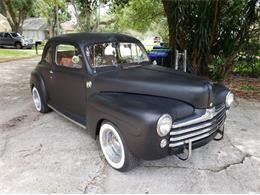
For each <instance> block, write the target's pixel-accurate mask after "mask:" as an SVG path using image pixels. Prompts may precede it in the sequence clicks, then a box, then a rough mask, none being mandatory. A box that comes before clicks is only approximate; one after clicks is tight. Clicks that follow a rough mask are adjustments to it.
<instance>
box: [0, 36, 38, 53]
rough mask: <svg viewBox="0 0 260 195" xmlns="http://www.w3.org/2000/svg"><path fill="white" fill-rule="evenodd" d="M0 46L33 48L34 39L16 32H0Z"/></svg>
mask: <svg viewBox="0 0 260 195" xmlns="http://www.w3.org/2000/svg"><path fill="white" fill-rule="evenodd" d="M0 46H12V47H15V48H16V49H22V48H27V49H32V46H33V40H32V39H26V38H24V37H23V36H22V35H20V34H19V33H16V32H10V33H9V32H0Z"/></svg>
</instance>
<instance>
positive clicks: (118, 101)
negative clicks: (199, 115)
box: [87, 93, 194, 160]
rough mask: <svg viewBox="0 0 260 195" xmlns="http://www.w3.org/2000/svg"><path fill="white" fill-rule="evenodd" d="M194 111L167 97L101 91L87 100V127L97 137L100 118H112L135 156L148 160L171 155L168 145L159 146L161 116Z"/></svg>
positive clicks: (184, 114)
mask: <svg viewBox="0 0 260 195" xmlns="http://www.w3.org/2000/svg"><path fill="white" fill-rule="evenodd" d="M193 111H194V109H193V107H192V106H190V105H187V104H185V103H183V102H180V101H177V100H172V99H168V98H161V97H155V96H146V95H137V94H126V93H98V94H95V95H92V96H91V97H89V99H88V101H87V126H88V128H89V129H90V131H91V135H92V136H93V137H96V136H97V134H98V130H99V125H100V121H102V120H109V121H110V122H112V123H113V124H115V125H116V126H117V127H118V129H119V130H120V132H121V133H122V135H123V137H124V140H126V144H127V145H128V147H129V149H130V151H131V152H132V153H133V154H134V155H135V156H137V157H138V158H141V159H145V160H151V159H159V158H162V157H163V156H167V155H168V149H167V147H166V148H164V149H161V148H160V141H161V139H162V138H161V137H159V136H158V134H157V132H156V124H157V121H158V119H159V118H160V116H162V115H163V114H165V113H169V114H170V115H171V116H172V117H173V119H174V120H175V119H179V118H182V117H185V116H188V115H190V114H192V113H193ZM165 138H166V139H168V138H167V137H165Z"/></svg>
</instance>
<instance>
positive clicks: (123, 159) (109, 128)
mask: <svg viewBox="0 0 260 195" xmlns="http://www.w3.org/2000/svg"><path fill="white" fill-rule="evenodd" d="M99 142H100V145H101V149H102V152H103V154H104V156H105V158H106V160H107V162H108V164H109V165H110V166H111V167H113V168H114V169H116V170H118V171H121V172H126V171H129V170H131V169H133V168H134V167H135V166H136V164H137V159H136V158H135V156H134V155H133V154H132V153H131V152H130V151H129V149H128V148H127V145H126V143H125V141H124V139H123V136H122V135H121V133H120V132H119V131H118V129H117V128H116V127H115V126H114V125H113V124H112V123H109V122H104V123H103V124H102V125H101V128H100V132H99Z"/></svg>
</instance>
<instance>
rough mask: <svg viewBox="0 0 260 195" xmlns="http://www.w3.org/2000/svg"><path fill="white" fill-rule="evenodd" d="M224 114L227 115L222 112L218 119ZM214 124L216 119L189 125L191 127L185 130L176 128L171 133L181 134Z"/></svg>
mask: <svg viewBox="0 0 260 195" xmlns="http://www.w3.org/2000/svg"><path fill="white" fill-rule="evenodd" d="M224 115H225V113H224V112H223V113H221V114H220V115H219V116H218V118H217V119H216V120H219V119H221V118H222V117H223V116H224ZM213 124H214V120H213V121H210V122H206V123H202V124H198V125H196V126H192V127H189V128H185V129H183V130H176V129H174V131H171V132H170V135H180V134H184V133H188V132H191V131H196V130H199V129H203V128H206V127H209V126H211V125H213Z"/></svg>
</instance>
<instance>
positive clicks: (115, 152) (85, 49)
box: [30, 33, 234, 171]
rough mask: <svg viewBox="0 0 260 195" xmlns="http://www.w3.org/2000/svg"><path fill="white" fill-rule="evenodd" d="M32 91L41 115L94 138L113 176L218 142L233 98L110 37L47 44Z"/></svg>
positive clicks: (127, 40)
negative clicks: (140, 163) (115, 172)
mask: <svg viewBox="0 0 260 195" xmlns="http://www.w3.org/2000/svg"><path fill="white" fill-rule="evenodd" d="M30 87H31V91H32V97H33V101H34V104H35V107H36V109H37V110H38V111H39V112H42V113H45V112H48V111H50V110H55V111H56V112H58V113H59V114H61V115H62V116H64V117H65V118H67V119H69V120H71V121H72V122H74V123H76V124H77V125H79V126H81V127H83V128H85V129H87V130H88V131H89V132H90V134H91V136H92V137H93V138H97V137H99V142H100V145H101V149H102V151H103V153H104V156H105V158H106V160H107V162H108V163H109V164H110V165H111V166H112V167H113V168H114V169H117V170H119V171H127V170H130V169H131V168H133V167H134V166H135V165H136V162H137V159H144V160H154V159H160V158H163V157H165V156H168V155H170V154H175V155H177V156H178V157H179V158H181V159H186V158H188V157H189V156H190V154H191V151H192V149H194V148H197V147H200V146H202V145H205V144H206V143H208V142H209V141H211V140H213V139H218V138H221V137H222V136H223V133H224V122H225V119H226V112H227V110H228V109H229V108H230V105H231V103H232V102H233V98H234V96H233V94H232V93H231V92H230V90H229V89H227V88H226V87H225V86H222V85H218V84H212V83H210V82H208V81H207V80H204V79H202V78H200V77H198V76H196V75H193V74H189V73H185V72H181V71H176V70H173V69H171V68H165V67H161V66H157V65H154V64H153V63H152V62H151V61H150V59H149V58H148V56H147V53H146V51H145V49H144V47H143V45H142V44H141V42H140V41H139V40H137V39H136V38H133V37H130V36H127V35H122V34H111V33H76V34H67V35H62V36H58V37H54V38H51V39H50V40H49V41H48V42H47V44H46V46H45V48H44V52H43V55H42V59H41V61H40V62H39V64H38V65H37V67H36V68H35V70H34V71H33V72H32V73H31V79H30Z"/></svg>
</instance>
